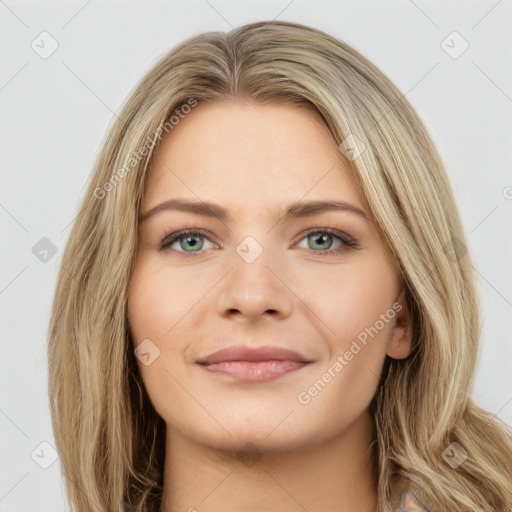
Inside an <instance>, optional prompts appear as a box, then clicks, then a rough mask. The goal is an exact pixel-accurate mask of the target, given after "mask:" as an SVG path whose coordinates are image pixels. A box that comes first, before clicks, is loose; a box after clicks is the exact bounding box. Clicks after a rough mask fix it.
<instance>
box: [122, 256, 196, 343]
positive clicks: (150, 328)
mask: <svg viewBox="0 0 512 512" xmlns="http://www.w3.org/2000/svg"><path fill="white" fill-rule="evenodd" d="M196 295H197V290H195V291H194V287H191V286H187V285H186V281H184V280H183V278H182V277H180V276H179V275H177V274H176V272H173V271H171V269H166V268H161V266H160V265H155V264H152V265H151V264H150V263H149V262H148V263H144V262H141V263H140V264H138V266H136V267H135V270H134V273H133V277H132V282H131V286H130V293H129V299H128V315H129V321H130V328H131V332H132V335H133V339H134V342H135V344H138V343H140V342H141V341H142V340H143V339H145V338H150V339H152V338H154V339H155V340H157V341H156V342H157V343H163V342H165V340H166V339H168V338H169V337H170V336H171V335H172V336H174V332H175V330H176V329H178V330H179V327H178V326H179V322H181V319H182V318H184V317H185V316H186V314H187V312H189V311H190V309H191V307H192V306H193V304H194V302H197V300H198V299H197V297H196Z"/></svg>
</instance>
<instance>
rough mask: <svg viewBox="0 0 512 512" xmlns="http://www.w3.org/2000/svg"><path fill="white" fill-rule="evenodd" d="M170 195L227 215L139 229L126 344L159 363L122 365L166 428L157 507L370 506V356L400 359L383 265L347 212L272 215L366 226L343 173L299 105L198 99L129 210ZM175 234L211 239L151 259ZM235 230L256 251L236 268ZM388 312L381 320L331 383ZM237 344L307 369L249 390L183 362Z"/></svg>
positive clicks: (167, 215)
mask: <svg viewBox="0 0 512 512" xmlns="http://www.w3.org/2000/svg"><path fill="white" fill-rule="evenodd" d="M173 198H183V199H187V200H192V201H211V202H215V203H218V204H219V205H221V206H223V207H224V208H226V209H227V210H228V211H229V212H230V213H231V214H232V216H233V218H232V220H230V221H223V220H220V219H216V218H210V217H207V216H204V215H199V214H196V213H191V212H187V211H177V210H164V209H163V210H160V211H159V212H158V213H155V214H154V215H152V216H150V217H148V218H147V219H146V220H144V221H142V222H141V224H140V247H139V251H138V253H137V258H136V264H135V268H134V272H133V275H132V279H131V282H130V292H129V304H128V315H129V324H130V329H131V334H132V338H133V343H134V347H137V346H138V345H139V344H140V343H141V342H142V341H143V340H145V339H149V340H151V343H152V345H151V346H152V347H158V350H159V351H160V353H159V355H158V357H156V358H155V359H154V360H152V362H151V363H150V364H148V365H145V364H143V363H142V362H141V361H140V360H139V359H138V360H137V362H138V365H139V369H140V372H141V376H142V379H143V382H144V385H145V387H146V389H147V392H148V395H149V397H150V399H151V401H152V403H153V405H154V407H155V409H156V411H157V412H158V414H159V415H160V416H161V417H162V418H163V419H164V421H165V423H166V426H167V433H166V455H165V472H164V498H163V504H162V510H163V511H164V512H170V511H173V512H174V511H191V512H192V511H194V510H197V511H199V512H203V511H208V512H213V511H219V512H220V511H223V512H229V511H233V512H234V511H238V512H239V511H240V510H244V511H261V510H268V511H274V510H275V511H277V510H279V511H290V512H291V511H294V512H295V511H303V510H304V509H306V510H308V511H311V512H312V511H325V510H330V511H338V510H339V511H351V512H356V511H357V512H374V510H375V508H376V505H377V501H376V486H377V474H376V466H375V463H374V462H373V461H372V458H371V455H372V454H371V449H370V446H371V443H372V442H373V441H374V436H375V433H374V429H373V423H372V418H371V416H370V413H369V410H368V408H369V404H370V402H371V399H372V397H373V395H374V394H375V391H376V389H377V384H378V376H379V375H380V374H381V371H382V367H383V363H384V359H385V356H386V355H388V356H389V357H391V358H395V359H402V358H405V357H407V356H408V355H409V354H410V350H411V340H410V331H411V329H410V325H409V318H408V315H407V313H406V310H405V302H404V298H405V296H404V293H403V291H401V289H400V284H399V278H398V272H397V267H396V265H395V264H394V263H393V260H392V258H391V257H390V253H389V251H388V249H387V247H386V245H385V244H384V242H383V238H382V234H381V233H380V231H379V229H378V228H377V226H376V225H375V224H374V223H373V222H372V221H371V220H368V219H366V218H365V217H364V216H362V215H357V214H355V213H353V212H351V211H343V210H325V211H321V212H318V213H316V214H315V215H312V216H309V217H304V218H297V219H291V220H286V221H284V220H283V219H282V216H281V212H282V211H283V208H284V207H285V206H286V205H291V204H294V203H296V202H297V201H306V200H325V199H335V200H342V201H345V202H347V203H350V204H351V205H354V206H357V207H359V208H361V209H363V210H364V211H366V212H367V213H368V215H369V209H368V207H367V205H366V203H365V201H364V198H363V196H362V194H361V191H360V190H359V189H358V186H357V182H356V180H355V177H354V172H353V170H352V168H351V165H350V161H349V160H347V159H346V158H345V156H344V155H343V154H342V153H341V151H340V150H339V149H338V146H337V144H336V142H335V141H334V139H333V138H332V137H331V135H330V133H329V131H328V129H327V128H326V127H325V125H324V124H323V123H322V120H321V118H320V117H319V116H318V114H317V113H316V112H315V111H314V110H313V109H312V108H309V107H308V108H299V107H298V106H296V105H295V106H294V105H290V104H271V105H259V104H253V105H251V104H248V103H244V102H242V101H239V102H231V101H230V102H214V103H210V104H199V105H198V106H196V107H195V108H194V109H193V110H192V111H191V112H190V113H189V114H187V116H186V117H185V118H184V119H182V120H181V121H180V123H179V124H178V125H176V126H175V127H174V128H173V130H172V131H171V132H169V134H167V135H166V136H165V137H164V138H163V139H162V142H161V144H160V146H159V147H158V148H157V150H156V152H155V155H154V159H153V161H152V164H151V168H150V170H149V176H148V181H147V186H146V190H145V195H144V197H143V200H142V204H141V210H140V213H141V214H144V213H146V212H148V211H149V210H150V209H152V208H153V207H155V206H157V205H159V204H160V203H163V202H164V201H168V200H170V199H173ZM325 227H331V228H334V229H337V230H339V231H340V232H342V233H347V234H349V235H350V236H351V237H352V238H354V239H355V240H356V241H357V244H358V249H354V248H352V247H349V246H347V245H345V244H344V243H343V242H342V241H341V240H340V239H338V238H336V236H335V235H334V236H332V238H331V237H329V234H326V235H327V238H326V240H324V241H322V239H321V238H320V240H319V241H317V238H318V235H321V234H322V233H316V237H315V233H314V232H313V234H311V233H309V236H308V234H305V233H304V232H305V231H306V230H308V229H309V228H318V231H321V229H322V228H325ZM185 228H202V229H204V230H207V232H208V233H209V235H208V236H207V237H202V236H199V237H197V235H196V236H195V237H194V238H193V240H192V243H187V238H186V236H185V237H182V238H181V240H180V239H178V240H176V241H175V242H174V243H173V244H172V246H171V247H170V248H169V247H168V248H167V249H166V250H159V246H160V243H161V242H162V240H163V239H164V237H165V235H166V234H169V233H172V232H176V231H178V230H181V229H185ZM324 234H325V233H324ZM247 236H252V237H253V238H254V239H255V240H256V241H257V243H258V244H259V246H260V247H261V249H262V250H263V252H262V253H261V254H260V255H259V256H258V257H257V258H256V259H255V260H254V261H253V262H251V263H248V262H247V261H246V260H245V259H244V258H242V257H241V256H240V254H241V253H238V252H237V250H236V249H237V247H238V246H239V245H240V244H241V242H242V241H244V239H245V238H246V237H247ZM201 244H202V245H201ZM242 247H244V245H243V244H242ZM245 247H246V248H247V246H245ZM338 248H339V249H340V252H339V253H338V254H321V252H322V250H329V249H338ZM250 251H254V247H252V248H250ZM252 254H254V252H253V253H252ZM397 299H398V300H397ZM397 303H398V304H399V305H400V306H401V310H400V311H399V312H398V313H396V316H395V318H394V319H393V320H390V321H388V322H384V326H383V327H382V328H381V329H380V330H379V331H378V334H376V335H374V336H373V337H369V338H368V342H367V344H366V345H363V344H362V343H359V345H360V346H361V350H360V351H359V352H357V354H355V355H353V357H352V358H351V360H349V361H347V360H346V358H344V361H345V363H346V365H344V366H343V368H342V370H341V371H338V372H335V371H334V372H333V364H334V363H335V362H336V361H337V360H338V361H339V359H337V358H338V356H340V357H344V354H345V353H346V351H347V350H349V349H350V346H351V343H352V342H353V340H356V339H357V336H358V335H359V334H360V333H361V332H363V331H364V330H365V328H369V327H370V326H374V325H375V324H376V321H377V320H379V318H382V317H380V315H381V314H384V313H386V312H387V311H389V310H391V311H393V312H394V311H396V310H397V309H398V308H399V307H400V306H397ZM393 304H395V309H393V308H392V306H393ZM395 321H396V324H394V322H395ZM146 343H147V342H146ZM238 344H245V345H252V346H256V345H258V346H260V345H278V346H280V347H286V348H289V349H292V350H296V351H298V352H300V353H302V354H304V355H306V356H307V357H308V358H309V359H310V360H313V361H314V362H313V363H311V364H309V365H307V366H305V367H304V368H302V369H300V370H298V371H295V372H291V373H288V374H286V375H284V376H282V377H280V378H278V379H277V380H273V381H270V382H264V383H242V382H239V381H237V380H235V379H234V378H232V377H230V376H227V375H225V374H218V373H217V374H216V373H210V372H208V371H205V370H204V368H202V367H201V366H200V365H198V364H196V361H197V360H198V359H199V358H200V357H202V356H205V355H208V354H210V353H212V352H214V351H216V350H218V349H220V348H225V347H228V346H233V345H238ZM329 368H331V376H332V375H334V376H333V377H332V378H331V379H330V382H328V383H326V384H325V386H324V387H323V388H321V389H320V391H319V392H317V394H316V395H315V396H311V395H308V396H309V397H310V400H309V402H307V403H301V402H300V401H299V399H298V396H299V393H301V392H302V393H303V394H302V395H301V396H302V397H303V402H304V401H305V400H304V392H307V390H308V389H310V388H311V386H312V385H313V384H314V383H315V382H317V381H318V379H320V378H322V375H323V374H324V373H325V372H326V371H328V369H329Z"/></svg>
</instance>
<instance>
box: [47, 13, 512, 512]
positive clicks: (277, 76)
mask: <svg viewBox="0 0 512 512" xmlns="http://www.w3.org/2000/svg"><path fill="white" fill-rule="evenodd" d="M226 99H227V100H233V101H246V102H251V103H256V104H258V103H259V104H265V103H279V102H281V103H291V104H295V105H297V106H303V105H310V106H313V107H314V108H315V109H316V111H317V112H318V114H319V115H320V117H321V118H322V120H323V122H324V123H325V125H326V126H327V128H328V129H329V131H330V133H331V134H332V137H333V138H334V139H335V141H336V143H337V144H342V146H341V147H345V149H346V146H343V145H345V144H346V143H347V141H350V140H352V141H356V144H357V147H358V148H364V150H363V151H362V152H361V154H360V155H359V156H358V157H357V158H354V159H351V160H350V164H351V167H352V168H353V171H354V173H355V176H356V177H357V180H358V183H359V185H360V187H361V190H362V193H363V194H364V197H365V198H366V201H367V203H368V205H369V208H370V212H371V215H372V217H373V219H374V221H375V222H376V223H377V225H378V226H379V228H380V230H381V231H382V233H383V235H384V240H385V242H386V244H388V245H389V248H390V250H391V254H392V255H393V256H394V258H395V260H396V263H397V267H398V268H399V271H400V279H401V280H402V282H403V284H404V287H405V290H406V297H407V305H408V309H409V311H410V313H411V319H412V325H413V339H412V353H411V355H410V356H409V357H408V358H407V359H404V360H394V359H390V358H386V361H385V365H384V371H383V374H382V377H381V381H380V384H379V386H378V389H377V392H376V394H375V397H374V399H373V401H372V404H371V410H372V413H373V418H374V420H375V428H376V439H375V442H374V453H375V465H376V468H377V469H378V489H377V492H378V501H379V512H390V511H391V510H392V499H391V496H392V493H391V480H392V478H393V475H399V476H400V477H403V478H405V479H408V480H409V481H410V482H412V483H413V484H414V486H415V487H416V488H417V489H419V492H420V493H421V497H422V499H424V500H425V501H424V503H428V504H429V506H430V507H432V510H438V511H443V512H448V511H454V510H457V511H463V510H464V511H471V512H474V511H486V512H487V511H489V512H491V511H492V512H509V511H510V509H511V507H512V455H511V454H512V433H511V429H510V428H509V427H508V426H507V425H505V424H504V423H503V422H501V421H500V420H499V419H497V418H495V417H493V415H492V414H490V413H489V412H486V411H485V410H483V409H481V408H479V407H478V406H477V405H475V403H474V402H473V400H472V398H471V389H472V385H473V378H474V374H475V370H476V364H477V360H478V351H479V343H480V338H481V332H480V303H479V299H478V290H477V283H476V278H475V272H474V269H473V266H472V260H471V256H470V254H469V253H468V252H467V251H466V249H465V246H466V245H467V242H466V238H465V234H464V231H463V227H462V223H461V220H460V218H459V213H458V210H457V207H456V204H455V201H454V197H453V194H452V190H451V187H450V183H449V180H448V177H447V173H446V170H445V168H444V164H443V163H442V160H441V158H440V156H439V154H438V152H437V150H436V149H435V147H434V144H433V142H432V140H431V138H430V136H429V134H428V133H427V130H426V128H425V126H424V124H423V123H422V121H421V120H420V118H419V117H418V115H417V113H416V112H415V111H414V109H413V108H412V106H411V105H410V104H409V102H408V101H407V100H406V98H405V97H404V94H402V93H401V92H400V91H399V89H398V88H397V87H396V86H395V85H394V84H393V83H392V82H391V81H390V80H389V79H388V78H387V77H386V76H385V75H384V73H383V72H382V71H381V70H379V69H378V68H377V67H376V66H375V65H374V64H372V63H371V62H369V61H368V60H367V59H366V58H365V57H363V56H362V55H361V54H360V53H358V52H357V51H356V50H355V49H353V48H352V47H350V46H349V45H348V44H346V43H344V42H342V41H340V40H338V39H337V38H335V37H332V36H330V35H328V34H326V33H324V32H321V31H319V30H317V29H313V28H310V27H307V26H304V25H300V24H296V23H290V22H279V21H271V22H257V23H251V24H248V25H245V26H242V27H239V28H235V29H233V30H231V31H230V32H228V33H223V32H208V33H203V34H199V35H196V36H194V37H191V38H189V39H187V40H186V41H184V42H182V43H181V44H179V45H178V46H176V47H175V48H173V49H172V50H171V51H170V52H169V53H166V54H165V55H164V56H163V58H161V59H160V60H159V61H158V62H157V63H156V64H155V65H154V67H153V68H152V69H151V70H150V71H149V72H148V73H147V74H146V75H145V76H144V77H143V78H142V80H141V81H140V82H139V83H138V84H137V85H136V87H135V88H134V90H133V91H132V92H131V94H130V96H129V98H128V100H127V101H126V103H125V105H124V106H123V109H122V111H121V113H120V114H119V117H118V118H117V119H115V121H114V122H113V124H112V126H111V127H110V129H109V132H108V135H107V136H106V139H105V140H104V142H103V144H102V148H101V151H100V153H99V155H98V158H97V161H96V163H95V167H94V169H93V172H92V174H91V176H90V179H89V182H88V185H87V190H86V193H85V196H84V198H83V200H82V202H81V205H80V208H79V211H78V215H77V217H76V220H75V222H74V224H73V227H72V230H71V233H70V235H69V238H68V240H67V243H66V247H65V250H64V253H63V256H62V261H61V266H60V269H59V274H58V278H57V284H56V288H55V292H54V297H53V306H52V312H51V318H50V323H49V329H48V368H49V400H50V409H51V417H52V426H53V431H54V436H55V442H56V447H57V450H58V453H59V455H60V460H61V467H62V475H63V479H64V482H65V488H66V492H67V499H68V502H69V504H70V506H71V508H72V510H73V511H76V512H89V511H90V512H93V511H94V512H99V511H104V512H121V511H125V510H133V511H136V512H148V511H151V510H159V507H160V503H161V497H162V492H163V467H164V466H163V464H164V451H165V445H164V443H165V423H164V421H163V419H162V418H161V417H160V416H159V415H158V414H157V413H156V411H155V409H154V407H153V406H152V404H151V402H150V400H149V397H148V395H147V393H146V390H145V388H144V385H143V382H142V379H141V376H140V374H139V372H138V368H137V364H136V360H135V356H134V353H133V345H132V340H131V334H130V329H129V323H128V315H127V313H128V312H127V299H128V290H129V284H130V278H131V275H132V270H133V267H134V263H135V258H136V254H137V250H138V243H139V240H138V214H139V207H140V204H141V199H142V197H143V194H144V188H145V181H146V176H147V171H148V169H149V166H150V163H151V158H152V155H153V153H154V148H155V147H156V146H157V145H158V142H159V140H160V139H161V137H162V135H163V132H164V131H165V132H170V131H171V130H172V127H173V125H174V123H175V122H176V119H177V118H178V117H183V116H182V115H181V114H182V113H185V114H186V112H187V111H189V110H190V109H191V108H193V107H194V105H197V104H200V103H202V102H211V101H216V100H226ZM187 106H188V107H187ZM187 108H188V110H187ZM173 119H174V121H173ZM350 136H351V137H352V138H351V137H350ZM454 442H456V443H459V445H460V446H461V447H462V448H463V449H464V450H465V451H466V453H467V454H468V457H467V459H466V460H464V462H463V463H462V464H460V465H459V466H458V467H452V465H450V464H448V463H447V462H446V457H445V456H443V453H446V452H445V450H447V449H450V446H452V448H453V446H456V445H452V444H451V443H454Z"/></svg>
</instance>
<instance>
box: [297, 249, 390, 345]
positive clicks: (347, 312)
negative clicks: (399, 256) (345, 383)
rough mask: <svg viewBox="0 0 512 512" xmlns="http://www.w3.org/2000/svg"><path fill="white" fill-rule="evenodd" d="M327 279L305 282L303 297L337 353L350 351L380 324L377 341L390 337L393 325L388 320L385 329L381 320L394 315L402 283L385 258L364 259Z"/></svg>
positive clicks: (338, 270)
mask: <svg viewBox="0 0 512 512" xmlns="http://www.w3.org/2000/svg"><path fill="white" fill-rule="evenodd" d="M316 277H317V278H318V277H319V276H316ZM324 277H325V279H322V280H321V281H320V280H318V279H316V282H315V283H313V282H310V280H307V282H306V281H303V283H304V286H305V288H304V289H303V291H302V292H301V293H302V296H304V297H308V298H309V299H308V300H309V301H310V302H309V304H310V305H311V309H312V310H313V311H314V312H315V313H316V314H317V316H318V318H319V319H321V321H322V322H323V324H324V326H325V333H326V336H327V337H328V339H330V340H331V343H330V346H331V349H332V350H333V351H337V352H339V351H344V350H346V347H347V345H350V342H351V340H353V339H356V338H357V336H358V335H359V334H362V335H361V337H362V338H364V333H365V332H367V330H368V329H372V328H373V327H375V325H376V324H377V330H378V331H379V334H378V335H376V336H375V338H378V337H380V338H383V337H386V338H387V337H388V336H389V334H390V331H391V325H392V321H389V319H388V321H387V322H384V325H383V324H382V321H381V320H380V319H381V318H382V316H381V315H385V314H386V313H388V316H391V315H392V314H393V309H392V305H393V301H394V299H395V298H396V295H397V293H398V279H397V276H396V274H395V272H394V271H393V269H392V268H391V267H390V266H389V265H387V264H386V263H383V261H382V258H365V259H363V258H361V259H360V260H358V261H357V264H354V265H347V266H340V267H339V268H337V269H336V271H335V272H332V271H331V273H330V274H329V275H328V276H324ZM321 282H323V283H325V284H324V286H323V287H322V286H319V283H321ZM313 284H315V286H312V285H313ZM381 331H382V332H381ZM372 332H374V331H373V329H372Z"/></svg>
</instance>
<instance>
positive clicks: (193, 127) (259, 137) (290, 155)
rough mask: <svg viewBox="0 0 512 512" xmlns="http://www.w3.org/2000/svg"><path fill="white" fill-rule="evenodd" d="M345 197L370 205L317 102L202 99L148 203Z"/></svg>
mask: <svg viewBox="0 0 512 512" xmlns="http://www.w3.org/2000/svg"><path fill="white" fill-rule="evenodd" d="M327 195H328V196H329V197H328V198H329V199H334V198H335V197H338V198H339V199H343V200H351V201H352V202H353V203H354V202H355V203H358V204H359V205H360V206H362V205H363V204H364V202H363V198H362V196H361V194H360V193H359V190H358V186H357V182H356V179H355V175H354V171H353V169H352V168H351V166H350V162H349V161H348V160H347V159H346V158H345V157H344V155H343V154H342V153H341V152H340V151H339V149H338V145H337V144H336V142H335V140H334V139H333V138H332V136H331V134H330V132H329V130H328V129H327V127H326V126H325V124H324V123H323V121H322V119H321V117H320V116H319V114H318V113H317V112H316V111H315V110H314V109H313V107H307V108H304V107H299V106H297V105H292V104H283V103H275V104H266V105H263V104H247V103H244V102H241V101H239V102H212V103H200V104H199V105H197V106H196V107H195V108H194V109H193V110H192V111H191V112H190V113H189V114H187V115H185V116H184V118H182V119H181V120H180V122H179V123H178V124H177V125H175V126H174V127H173V129H172V130H171V131H170V132H169V133H168V134H165V135H164V137H163V138H162V141H161V143H160V145H159V146H158V148H157V149H156V151H155V154H154V156H153V159H152V164H151V167H150V169H149V174H148V177H147V183H146V192H145V196H144V201H143V203H144V206H145V209H146V210H147V209H148V208H151V207H152V206H154V205H155V204H156V203H157V202H161V201H165V200H168V199H170V198H172V197H178V196H179V197H183V196H186V197H190V198H194V199H196V200H201V199H204V200H206V199H211V200H214V201H218V202H221V203H224V204H226V205H230V204H232V205H241V204H248V203H250V202H254V203H258V202H259V203H260V204H261V203H262V202H264V203H265V204H266V206H268V205H269V204H270V203H273V202H279V201H281V202H282V201H286V202H289V201H293V200H295V201H298V200H300V199H301V198H306V196H307V199H325V198H326V196H327Z"/></svg>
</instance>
